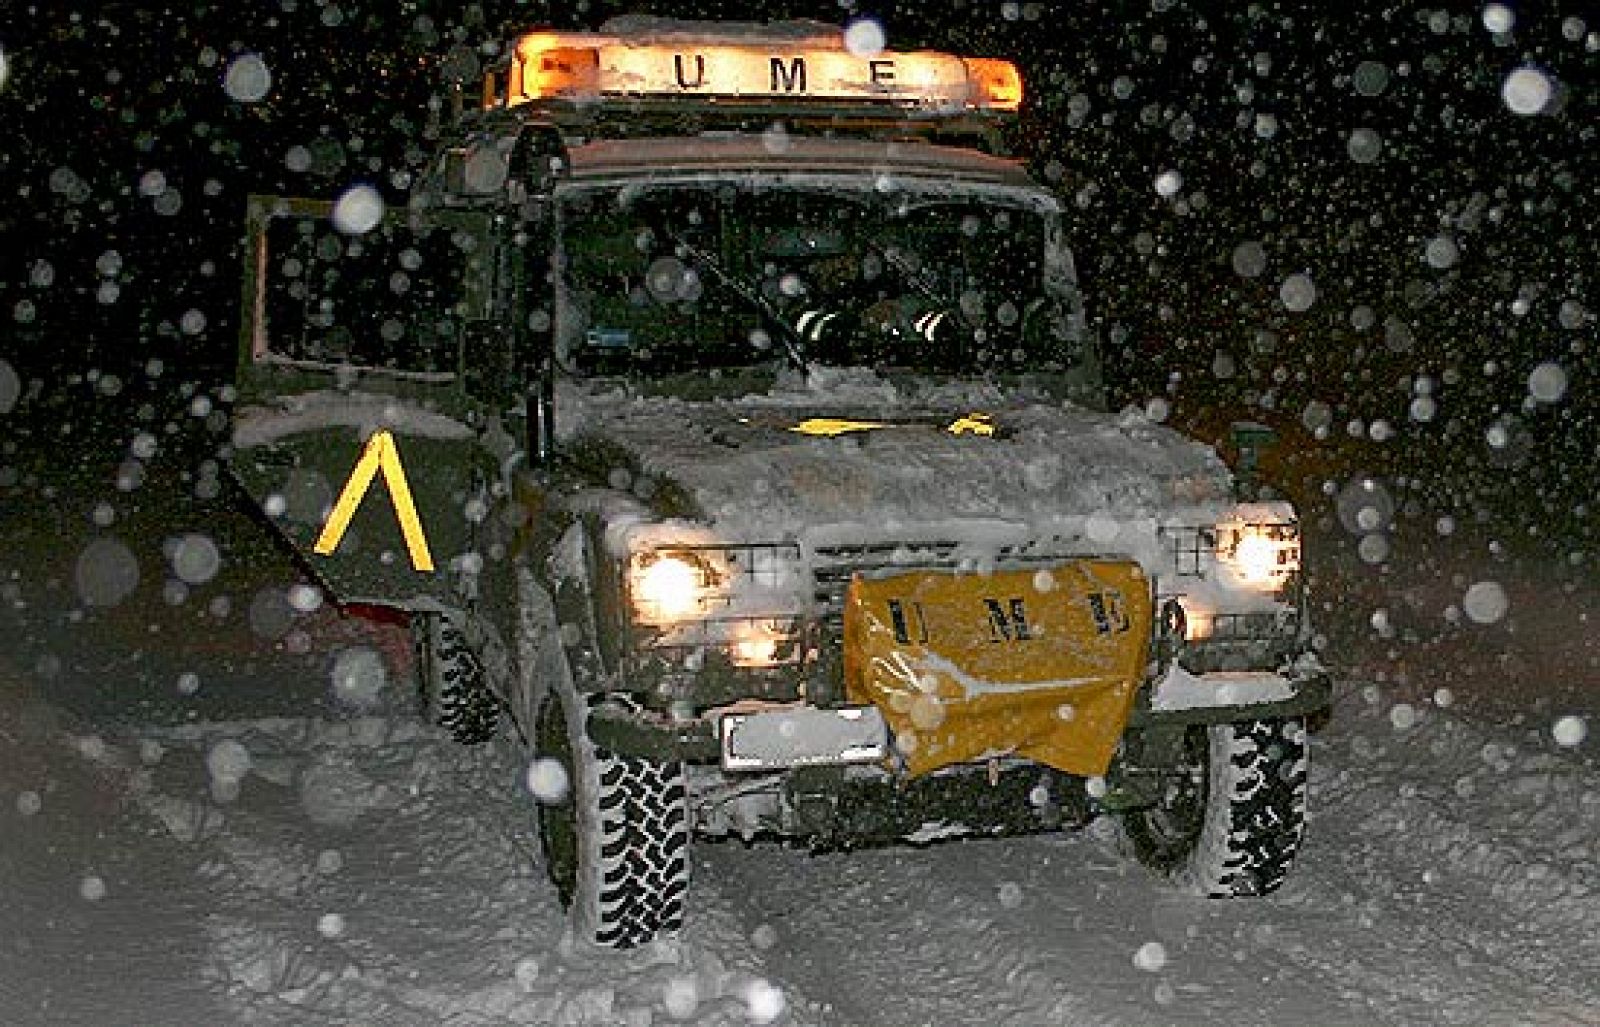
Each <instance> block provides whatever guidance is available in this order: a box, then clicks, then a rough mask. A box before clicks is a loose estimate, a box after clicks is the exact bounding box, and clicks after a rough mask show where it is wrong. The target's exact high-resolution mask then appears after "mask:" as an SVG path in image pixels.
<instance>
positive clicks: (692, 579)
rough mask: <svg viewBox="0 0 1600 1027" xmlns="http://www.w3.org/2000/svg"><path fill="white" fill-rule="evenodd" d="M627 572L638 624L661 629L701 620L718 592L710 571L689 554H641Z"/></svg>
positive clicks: (718, 589) (708, 611)
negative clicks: (628, 572)
mask: <svg viewBox="0 0 1600 1027" xmlns="http://www.w3.org/2000/svg"><path fill="white" fill-rule="evenodd" d="M631 570H632V573H631V580H630V589H629V594H630V596H631V598H632V600H633V610H634V616H635V619H637V620H638V621H639V623H641V624H649V625H652V626H655V627H664V626H667V625H671V624H678V623H681V622H683V621H686V620H696V619H698V618H701V617H704V616H706V615H707V614H709V613H711V612H713V610H714V608H715V605H716V602H715V600H716V599H717V596H718V594H719V592H720V591H721V589H720V585H721V582H719V581H718V580H717V576H716V573H715V570H714V568H712V567H711V566H710V565H709V564H708V563H707V562H706V561H704V560H702V559H699V558H697V557H696V556H695V555H694V554H692V553H689V552H671V551H665V552H663V551H656V552H652V553H641V554H639V555H637V556H635V557H634V559H633V562H632V568H631Z"/></svg>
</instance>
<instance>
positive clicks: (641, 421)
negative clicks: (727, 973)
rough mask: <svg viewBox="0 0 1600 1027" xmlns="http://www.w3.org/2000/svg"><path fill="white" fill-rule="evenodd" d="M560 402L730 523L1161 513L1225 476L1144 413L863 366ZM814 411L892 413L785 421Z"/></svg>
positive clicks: (707, 512) (582, 435)
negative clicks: (907, 379) (796, 385)
mask: <svg viewBox="0 0 1600 1027" xmlns="http://www.w3.org/2000/svg"><path fill="white" fill-rule="evenodd" d="M1013 396H1014V394H1013ZM974 413H984V414H988V415H990V416H991V417H992V418H993V423H994V424H995V425H996V426H997V428H998V433H997V435H995V436H993V437H986V436H982V435H976V434H962V435H956V434H952V433H951V432H950V431H947V430H946V426H948V425H949V424H951V423H952V422H953V421H956V420H957V419H959V418H962V417H965V416H967V415H971V414H974ZM556 414H557V425H556V427H557V433H558V435H560V436H561V437H562V438H563V440H564V441H565V442H567V443H568V444H575V445H577V446H578V447H579V448H580V449H581V448H582V446H583V445H584V444H585V443H586V442H589V443H593V445H594V447H595V450H596V451H597V452H599V453H602V454H606V455H607V457H608V459H610V460H612V461H614V462H615V463H617V464H621V463H622V462H623V461H626V464H627V465H631V466H628V468H627V469H628V470H630V471H633V472H636V473H639V474H643V475H648V476H650V477H651V478H653V479H656V480H657V481H658V482H663V483H669V484H670V485H671V486H674V487H675V488H676V489H677V490H678V491H679V493H680V495H681V496H682V498H684V499H686V500H687V501H688V503H689V505H690V506H691V507H692V508H693V509H692V511H691V513H692V515H694V516H696V517H698V518H699V519H703V520H705V521H707V522H709V523H710V524H711V525H712V526H713V527H720V528H721V531H719V534H726V535H727V536H728V537H730V538H734V539H748V540H754V539H756V538H782V537H791V538H792V537H797V536H799V535H801V534H802V533H806V532H808V531H809V530H811V529H817V528H822V527H827V526H832V525H840V524H854V523H862V522H865V523H867V524H869V525H875V526H878V527H880V528H881V527H885V526H890V527H894V526H906V525H916V524H928V523H932V522H940V521H950V520H952V519H961V520H984V521H1004V522H1010V523H1043V522H1048V521H1053V520H1058V519H1060V518H1063V517H1072V516H1090V515H1095V514H1111V515H1113V516H1116V517H1118V518H1133V517H1156V518H1160V517H1161V516H1162V515H1163V514H1166V513H1170V512H1171V511H1173V510H1175V509H1177V508H1180V507H1184V508H1186V507H1194V506H1196V505H1203V504H1210V503H1215V502H1222V501H1226V500H1227V499H1228V497H1229V495H1230V491H1231V490H1230V483H1231V479H1230V477H1229V473H1228V470H1227V468H1226V467H1225V465H1224V464H1223V463H1222V462H1221V460H1219V459H1218V458H1217V456H1216V454H1215V453H1214V452H1213V451H1212V450H1211V449H1209V448H1208V447H1205V446H1202V445H1200V444H1198V443H1196V442H1194V441H1193V440H1191V439H1188V438H1186V437H1184V436H1183V435H1180V434H1179V433H1177V432H1176V431H1173V430H1172V429H1170V428H1166V427H1164V426H1162V425H1159V424H1156V423H1153V422H1151V421H1150V420H1148V419H1147V418H1145V417H1144V416H1143V415H1140V414H1133V413H1129V414H1123V415H1108V414H1104V413H1099V412H1096V411H1092V410H1088V409H1085V408H1082V407H1077V406H1072V405H1063V404H1057V403H1049V402H1045V401H1043V400H1038V401H1028V400H1019V399H1017V398H1011V399H1009V400H1008V399H1007V398H1006V396H1004V395H1002V394H1001V393H1000V392H999V391H998V390H996V389H994V388H992V387H990V386H987V385H984V384H983V383H975V382H958V383H946V384H937V385H936V384H933V383H927V384H926V385H925V386H923V387H918V388H917V389H916V390H915V393H914V394H911V390H909V389H906V388H904V387H898V386H896V385H894V384H891V383H889V382H886V381H884V380H883V379H880V378H877V377H876V376H875V375H871V374H870V372H867V373H861V372H857V373H855V374H853V375H845V376H837V375H833V376H828V377H825V378H821V379H819V378H818V376H816V375H813V376H812V380H811V381H810V382H808V383H807V387H805V388H800V389H789V390H782V389H774V391H773V392H772V393H770V394H768V395H764V396H751V397H746V398H743V399H739V400H714V401H686V400H680V399H670V398H658V397H641V396H638V395H630V394H627V393H625V392H623V391H621V390H620V389H612V390H611V391H602V390H599V389H594V390H593V391H590V390H585V389H583V388H581V387H576V386H574V387H568V388H563V389H562V390H561V393H560V395H558V397H557V400H556ZM811 418H841V419H856V420H864V421H871V422H879V423H886V424H887V426H886V427H881V428H876V429H872V430H868V431H859V432H851V433H848V434H843V435H839V436H835V437H817V436H808V435H805V434H802V433H799V432H797V431H795V430H794V429H795V427H796V426H797V425H799V424H800V423H802V422H804V421H806V420H808V419H811Z"/></svg>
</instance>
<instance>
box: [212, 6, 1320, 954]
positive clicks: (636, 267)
mask: <svg viewBox="0 0 1600 1027" xmlns="http://www.w3.org/2000/svg"><path fill="white" fill-rule="evenodd" d="M1021 103H1022V82H1021V79H1020V76H1019V75H1018V72H1017V70H1016V68H1015V67H1014V66H1013V65H1011V64H1009V63H1007V62H1005V61H1002V60H996V59H993V58H971V57H961V56H955V55H950V54H943V53H934V52H921V51H919V52H908V53H902V52H894V51H888V50H882V49H879V48H877V47H876V46H875V45H873V44H871V43H870V42H869V45H866V46H863V45H862V44H861V43H860V41H859V39H858V38H856V37H854V36H852V35H851V34H850V33H847V32H843V31H841V30H840V29H839V28H836V27H830V26H824V25H819V24H816V23H810V22H785V23H774V24H765V25H749V24H706V23H693V22H679V21H664V20H660V19H652V18H625V19H615V20H613V21H612V22H609V23H608V24H606V25H605V26H604V27H603V28H602V29H601V30H600V31H598V32H593V33H589V32H581V33H580V32H556V31H532V32H528V33H526V34H524V35H521V36H519V37H518V38H516V39H515V40H514V41H513V42H512V43H511V45H510V46H509V47H508V48H507V49H506V51H505V56H504V59H503V60H502V61H501V62H500V63H499V64H498V65H496V66H494V67H491V68H489V70H488V72H487V74H486V75H485V77H484V82H483V90H482V93H481V96H480V97H477V98H475V101H474V103H473V104H472V105H471V106H472V109H471V110H467V111H463V112H462V114H461V115H460V117H459V118H458V119H457V121H456V124H455V125H454V127H453V128H452V129H451V130H450V133H449V134H448V137H447V138H446V140H445V143H444V145H442V146H441V148H440V150H439V152H438V154H437V156H436V157H435V158H434V159H433V161H432V163H431V164H430V165H429V166H428V168H427V170H426V173H425V174H423V175H421V176H420V177H419V180H418V181H417V183H416V185H415V188H414V190H413V193H412V196H411V200H410V202H409V203H408V204H407V205H406V206H405V207H404V208H403V209H400V208H399V207H398V205H395V206H393V207H389V208H384V209H382V210H378V209H376V208H375V206H374V204H375V203H377V201H376V198H375V194H371V193H366V194H360V193H358V192H352V193H347V194H346V195H345V196H343V197H341V198H340V199H339V200H338V201H336V202H332V201H312V200H304V199H289V198H280V197H264V196H257V197H252V198H251V200H250V206H249V216H248V254H247V273H246V275H245V283H244V292H243V301H244V317H243V330H242V339H241V352H240V365H239V379H238V386H239V402H238V407H237V410H236V419H235V428H234V435H233V439H232V446H231V450H232V451H231V468H232V473H233V474H234V476H235V477H236V479H237V481H238V482H239V483H240V485H241V486H242V488H243V490H244V492H245V493H247V494H248V495H249V496H250V497H251V498H252V499H253V501H254V502H256V503H257V504H259V506H260V508H261V510H262V512H263V514H264V515H265V517H267V518H268V519H270V521H271V523H272V524H273V525H274V527H275V529H276V530H277V531H278V532H280V533H281V534H282V536H283V537H284V539H286V540H287V541H288V543H289V544H291V545H292V546H293V547H294V549H295V551H296V552H297V553H298V554H299V555H300V557H301V558H302V559H303V560H304V562H305V565H306V567H307V568H308V569H309V571H310V572H311V573H312V574H314V575H315V576H316V578H317V580H318V581H319V582H320V583H321V585H322V586H323V587H324V588H325V589H326V591H327V593H328V594H329V595H330V596H332V597H333V598H334V599H335V600H336V601H337V602H339V603H341V604H345V605H347V606H349V607H352V608H354V607H357V606H361V607H366V608H372V607H381V608H384V609H388V610H392V611H395V612H396V613H397V615H400V616H403V617H405V618H406V619H407V620H408V621H409V623H410V625H411V626H412V629H413V633H414V637H415V640H416V651H417V676H418V679H419V692H420V695H421V698H422V701H423V705H424V707H425V709H426V710H427V713H428V716H430V717H431V718H433V719H434V720H435V721H436V722H437V723H438V724H439V725H442V727H443V728H444V729H446V730H448V731H449V732H451V733H452V734H453V735H454V736H455V737H456V738H457V739H459V740H460V741H462V742H465V743H477V742H482V741H484V740H486V739H488V738H490V737H493V736H494V735H495V734H496V733H497V732H505V733H506V735H508V736H509V737H510V738H512V739H514V740H515V741H516V742H518V743H519V744H520V745H522V746H524V747H525V748H526V751H527V753H528V759H529V767H530V770H529V774H528V782H529V791H530V816H532V815H535V810H536V815H537V818H538V828H539V833H540V837H541V839H542V845H543V862H544V864H545V865H546V867H547V869H548V872H549V874H550V877H551V878H552V880H553V882H554V884H555V886H556V888H557V890H558V891H559V893H560V897H561V900H562V901H563V903H565V904H566V906H567V907H568V909H569V911H570V915H571V923H572V926H573V929H574V931H575V933H576V935H577V936H578V937H581V938H584V939H587V940H589V941H592V942H594V943H598V944H601V945H605V946H615V947H627V946H633V945H638V944H641V943H644V942H647V941H649V940H651V939H653V938H656V937H658V936H660V935H662V934H664V933H668V932H672V931H674V930H675V929H677V928H678V927H679V926H680V925H681V924H682V923H683V919H684V915H685V907H686V903H687V901H688V895H689V887H688V886H689V877H690V868H691V862H690V858H689V849H690V844H691V839H692V838H713V839H714V838H737V839H744V840H746V841H753V840H757V839H762V838H774V839H790V840H794V841H798V842H801V843H807V844H810V845H812V846H814V847H816V848H818V849H834V850H838V849H850V848H853V847H857V846H864V845H869V844H882V843H894V842H905V843H911V844H927V843H931V842H935V841H938V840H941V839H947V838H956V837H961V836H993V835H1001V834H1008V833H1017V832H1033V831H1044V830H1054V829H1059V828H1063V827H1071V826H1079V825H1083V824H1086V823H1088V822H1089V821H1091V820H1092V819H1094V818H1096V817H1102V816H1103V817H1111V818H1115V819H1114V821H1113V823H1115V824H1117V825H1118V830H1119V831H1120V832H1121V835H1122V837H1123V838H1125V840H1126V842H1127V847H1128V849H1129V850H1130V851H1131V852H1132V853H1134V854H1136V856H1137V857H1138V858H1139V859H1140V860H1142V861H1143V862H1144V863H1146V864H1148V865H1149V866H1151V867H1153V868H1154V869H1155V870H1156V871H1157V872H1159V874H1161V875H1164V876H1165V877H1167V878H1169V879H1170V880H1172V881H1173V882H1175V883H1176V884H1177V885H1179V886H1181V887H1184V888H1187V889H1191V890H1193V891H1196V892H1198V893H1200V894H1203V895H1211V896H1235V895H1262V894H1265V893H1267V892H1270V891H1272V890H1273V889H1274V888H1276V887H1277V886H1278V885H1279V884H1280V882H1281V881H1282V880H1283V878H1284V875H1285V873H1286V872H1287V871H1288V870H1289V867H1290V864H1291V862H1292V861H1293V859H1294V857H1295V854H1296V851H1297V849H1298V848H1299V847H1300V844H1301V839H1302V832H1303V829H1304V823H1305V803H1306V788H1307V783H1306V782H1307V777H1306V775H1307V763H1306V760H1307V743H1306V733H1305V722H1306V719H1307V717H1308V715H1311V714H1313V713H1315V712H1316V711H1318V710H1319V709H1321V708H1323V707H1324V706H1325V705H1326V704H1327V702H1328V695H1329V682H1328V678H1327V675H1326V673H1325V672H1324V671H1323V670H1322V669H1321V667H1320V666H1319V664H1318V662H1317V659H1316V657H1315V655H1314V654H1313V652H1312V651H1311V646H1310V639H1311V629H1310V625H1309V623H1308V620H1307V600H1306V593H1305V585H1304V581H1303V579H1302V575H1301V573H1300V542H1301V539H1300V531H1299V528H1298V525H1297V522H1296V517H1295V512H1294V510H1293V509H1292V508H1291V507H1290V506H1289V505H1288V504H1286V503H1283V502H1279V501H1272V500H1270V499H1266V498H1263V497H1262V495H1260V494H1258V493H1257V492H1256V491H1255V490H1253V489H1252V488H1251V487H1250V484H1251V483H1250V482H1249V481H1248V480H1243V479H1238V478H1236V477H1235V476H1234V475H1233V474H1232V473H1231V472H1230V470H1229V468H1228V467H1227V466H1226V465H1225V464H1224V463H1223V461H1222V460H1221V459H1220V458H1219V457H1218V456H1217V454H1216V453H1215V452H1214V451H1213V450H1212V449H1210V448H1208V447H1206V446H1203V445H1201V444H1199V443H1197V442H1194V441H1192V440H1190V439H1187V438H1184V437H1183V436H1181V435H1180V434H1178V433H1177V432H1175V431H1173V430H1171V429H1169V428H1168V427H1166V426H1164V425H1162V424H1160V423H1157V422H1155V421H1152V420H1150V419H1148V418H1146V417H1144V416H1142V415H1140V414H1137V413H1131V412H1123V413H1113V412H1110V411H1108V410H1107V409H1106V407H1105V397H1104V393H1103V389H1102V386H1101V377H1100V370H1101V368H1100V363H1099V357H1098V355H1097V351H1096V346H1095V339H1094V338H1093V337H1092V334H1091V332H1090V331H1089V330H1088V327H1087V323H1086V318H1085V314H1084V298H1083V296H1082V295H1081V294H1080V292H1079V287H1078V280H1077V276H1076V273H1075V270H1074V266H1073V260H1072V253H1071V249H1070V246H1069V240H1070V239H1071V236H1072V231H1073V225H1072V219H1071V216H1070V211H1068V210H1067V209H1065V208H1064V207H1063V205H1062V204H1061V203H1060V202H1059V200H1058V198H1057V197H1056V195H1055V194H1054V193H1052V191H1051V190H1049V189H1048V188H1045V187H1043V186H1041V185H1040V184H1038V183H1037V182H1035V181H1034V180H1032V179H1031V178H1030V177H1029V175H1028V174H1027V173H1026V171H1025V169H1024V166H1023V164H1022V163H1020V162H1019V161H1017V160H1014V159H1011V158H1008V157H1006V156H1004V155H1003V140H1004V135H1005V133H1004V131H1003V129H1004V128H1005V125H1006V123H1007V120H1008V119H1009V118H1010V117H1011V116H1012V115H1014V114H1015V112H1016V111H1017V110H1018V108H1019V106H1020V104H1021ZM462 106H463V107H465V106H467V105H465V104H463V105H462ZM1257 441H1258V440H1255V439H1254V437H1253V436H1250V437H1248V445H1249V446H1253V445H1256V444H1257ZM1247 448H1248V446H1247ZM380 478H381V479H382V483H381V486H380V485H379V479H380Z"/></svg>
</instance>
